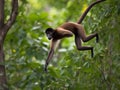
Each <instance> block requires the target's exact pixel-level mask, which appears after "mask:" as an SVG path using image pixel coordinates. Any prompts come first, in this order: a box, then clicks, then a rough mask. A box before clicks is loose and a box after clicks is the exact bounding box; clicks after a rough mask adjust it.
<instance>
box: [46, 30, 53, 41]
mask: <svg viewBox="0 0 120 90" xmlns="http://www.w3.org/2000/svg"><path fill="white" fill-rule="evenodd" d="M46 35H47V38H48V39H49V40H51V39H52V38H53V36H52V35H53V32H47V33H46Z"/></svg>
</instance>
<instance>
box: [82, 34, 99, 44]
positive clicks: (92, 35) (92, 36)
mask: <svg viewBox="0 0 120 90" xmlns="http://www.w3.org/2000/svg"><path fill="white" fill-rule="evenodd" d="M94 37H96V42H98V40H99V37H98V34H97V33H95V34H91V35H89V36H87V37H83V38H82V40H83V42H87V41H89V40H91V39H92V38H94Z"/></svg>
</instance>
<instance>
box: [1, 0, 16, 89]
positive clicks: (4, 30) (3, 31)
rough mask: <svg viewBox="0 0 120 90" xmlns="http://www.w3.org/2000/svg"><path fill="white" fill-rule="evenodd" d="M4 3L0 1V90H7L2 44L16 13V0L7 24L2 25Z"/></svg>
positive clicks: (13, 0) (2, 0)
mask: <svg viewBox="0 0 120 90" xmlns="http://www.w3.org/2000/svg"><path fill="white" fill-rule="evenodd" d="M4 1H5V0H0V90H8V86H7V77H6V72H5V58H4V50H3V43H4V40H5V37H6V35H7V32H8V31H9V29H10V28H11V26H12V25H13V24H14V22H15V20H16V17H17V13H18V0H12V4H11V6H12V10H11V15H10V18H9V20H8V21H7V23H4Z"/></svg>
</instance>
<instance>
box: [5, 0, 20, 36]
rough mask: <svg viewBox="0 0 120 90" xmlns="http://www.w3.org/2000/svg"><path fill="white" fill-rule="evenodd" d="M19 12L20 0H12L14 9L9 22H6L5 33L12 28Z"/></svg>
mask: <svg viewBox="0 0 120 90" xmlns="http://www.w3.org/2000/svg"><path fill="white" fill-rule="evenodd" d="M17 14H18V0H12V11H11V15H10V18H9V20H8V22H7V23H6V24H5V27H4V28H5V34H6V33H7V32H8V30H9V29H10V28H11V26H12V25H13V23H14V22H15V20H16V17H17Z"/></svg>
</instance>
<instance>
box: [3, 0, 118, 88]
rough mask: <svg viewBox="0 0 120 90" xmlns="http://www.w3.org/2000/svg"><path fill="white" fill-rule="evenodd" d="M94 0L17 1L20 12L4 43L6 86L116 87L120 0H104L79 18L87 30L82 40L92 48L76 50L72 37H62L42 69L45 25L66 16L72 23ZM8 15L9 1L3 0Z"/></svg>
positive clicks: (53, 24)
mask: <svg viewBox="0 0 120 90" xmlns="http://www.w3.org/2000/svg"><path fill="white" fill-rule="evenodd" d="M94 1H96V0H19V15H18V17H17V20H16V22H15V24H14V25H13V26H12V28H11V30H10V31H9V33H8V34H7V38H6V40H5V43H4V50H5V55H6V57H5V60H6V69H7V77H8V83H9V87H10V90H120V1H119V0H106V1H105V2H102V3H100V4H97V5H95V6H94V7H93V8H92V9H91V10H90V12H89V13H88V14H87V16H86V18H85V19H84V21H83V23H82V24H83V26H84V27H85V30H86V33H87V35H89V34H91V33H94V32H98V33H99V37H100V41H99V43H96V42H95V39H93V40H91V41H89V42H86V43H83V46H93V47H94V53H95V55H94V58H91V57H90V54H91V53H90V52H89V51H78V50H77V49H76V46H75V43H74V37H71V38H65V39H63V40H61V42H60V44H59V45H58V48H57V49H56V51H55V54H54V57H53V59H52V61H51V62H50V65H49V67H48V73H45V72H44V63H45V60H46V58H47V55H48V51H49V40H48V39H47V38H46V36H45V33H44V32H45V29H46V28H48V27H53V28H56V27H57V26H59V25H61V24H62V23H64V22H66V21H72V22H76V21H77V20H78V19H79V17H80V15H81V14H82V13H83V12H84V10H85V9H86V8H87V7H88V5H90V4H91V3H92V2H94ZM6 2H7V3H6V7H5V13H6V19H7V18H8V16H7V14H8V13H10V12H9V11H10V8H11V7H10V0H6Z"/></svg>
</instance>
